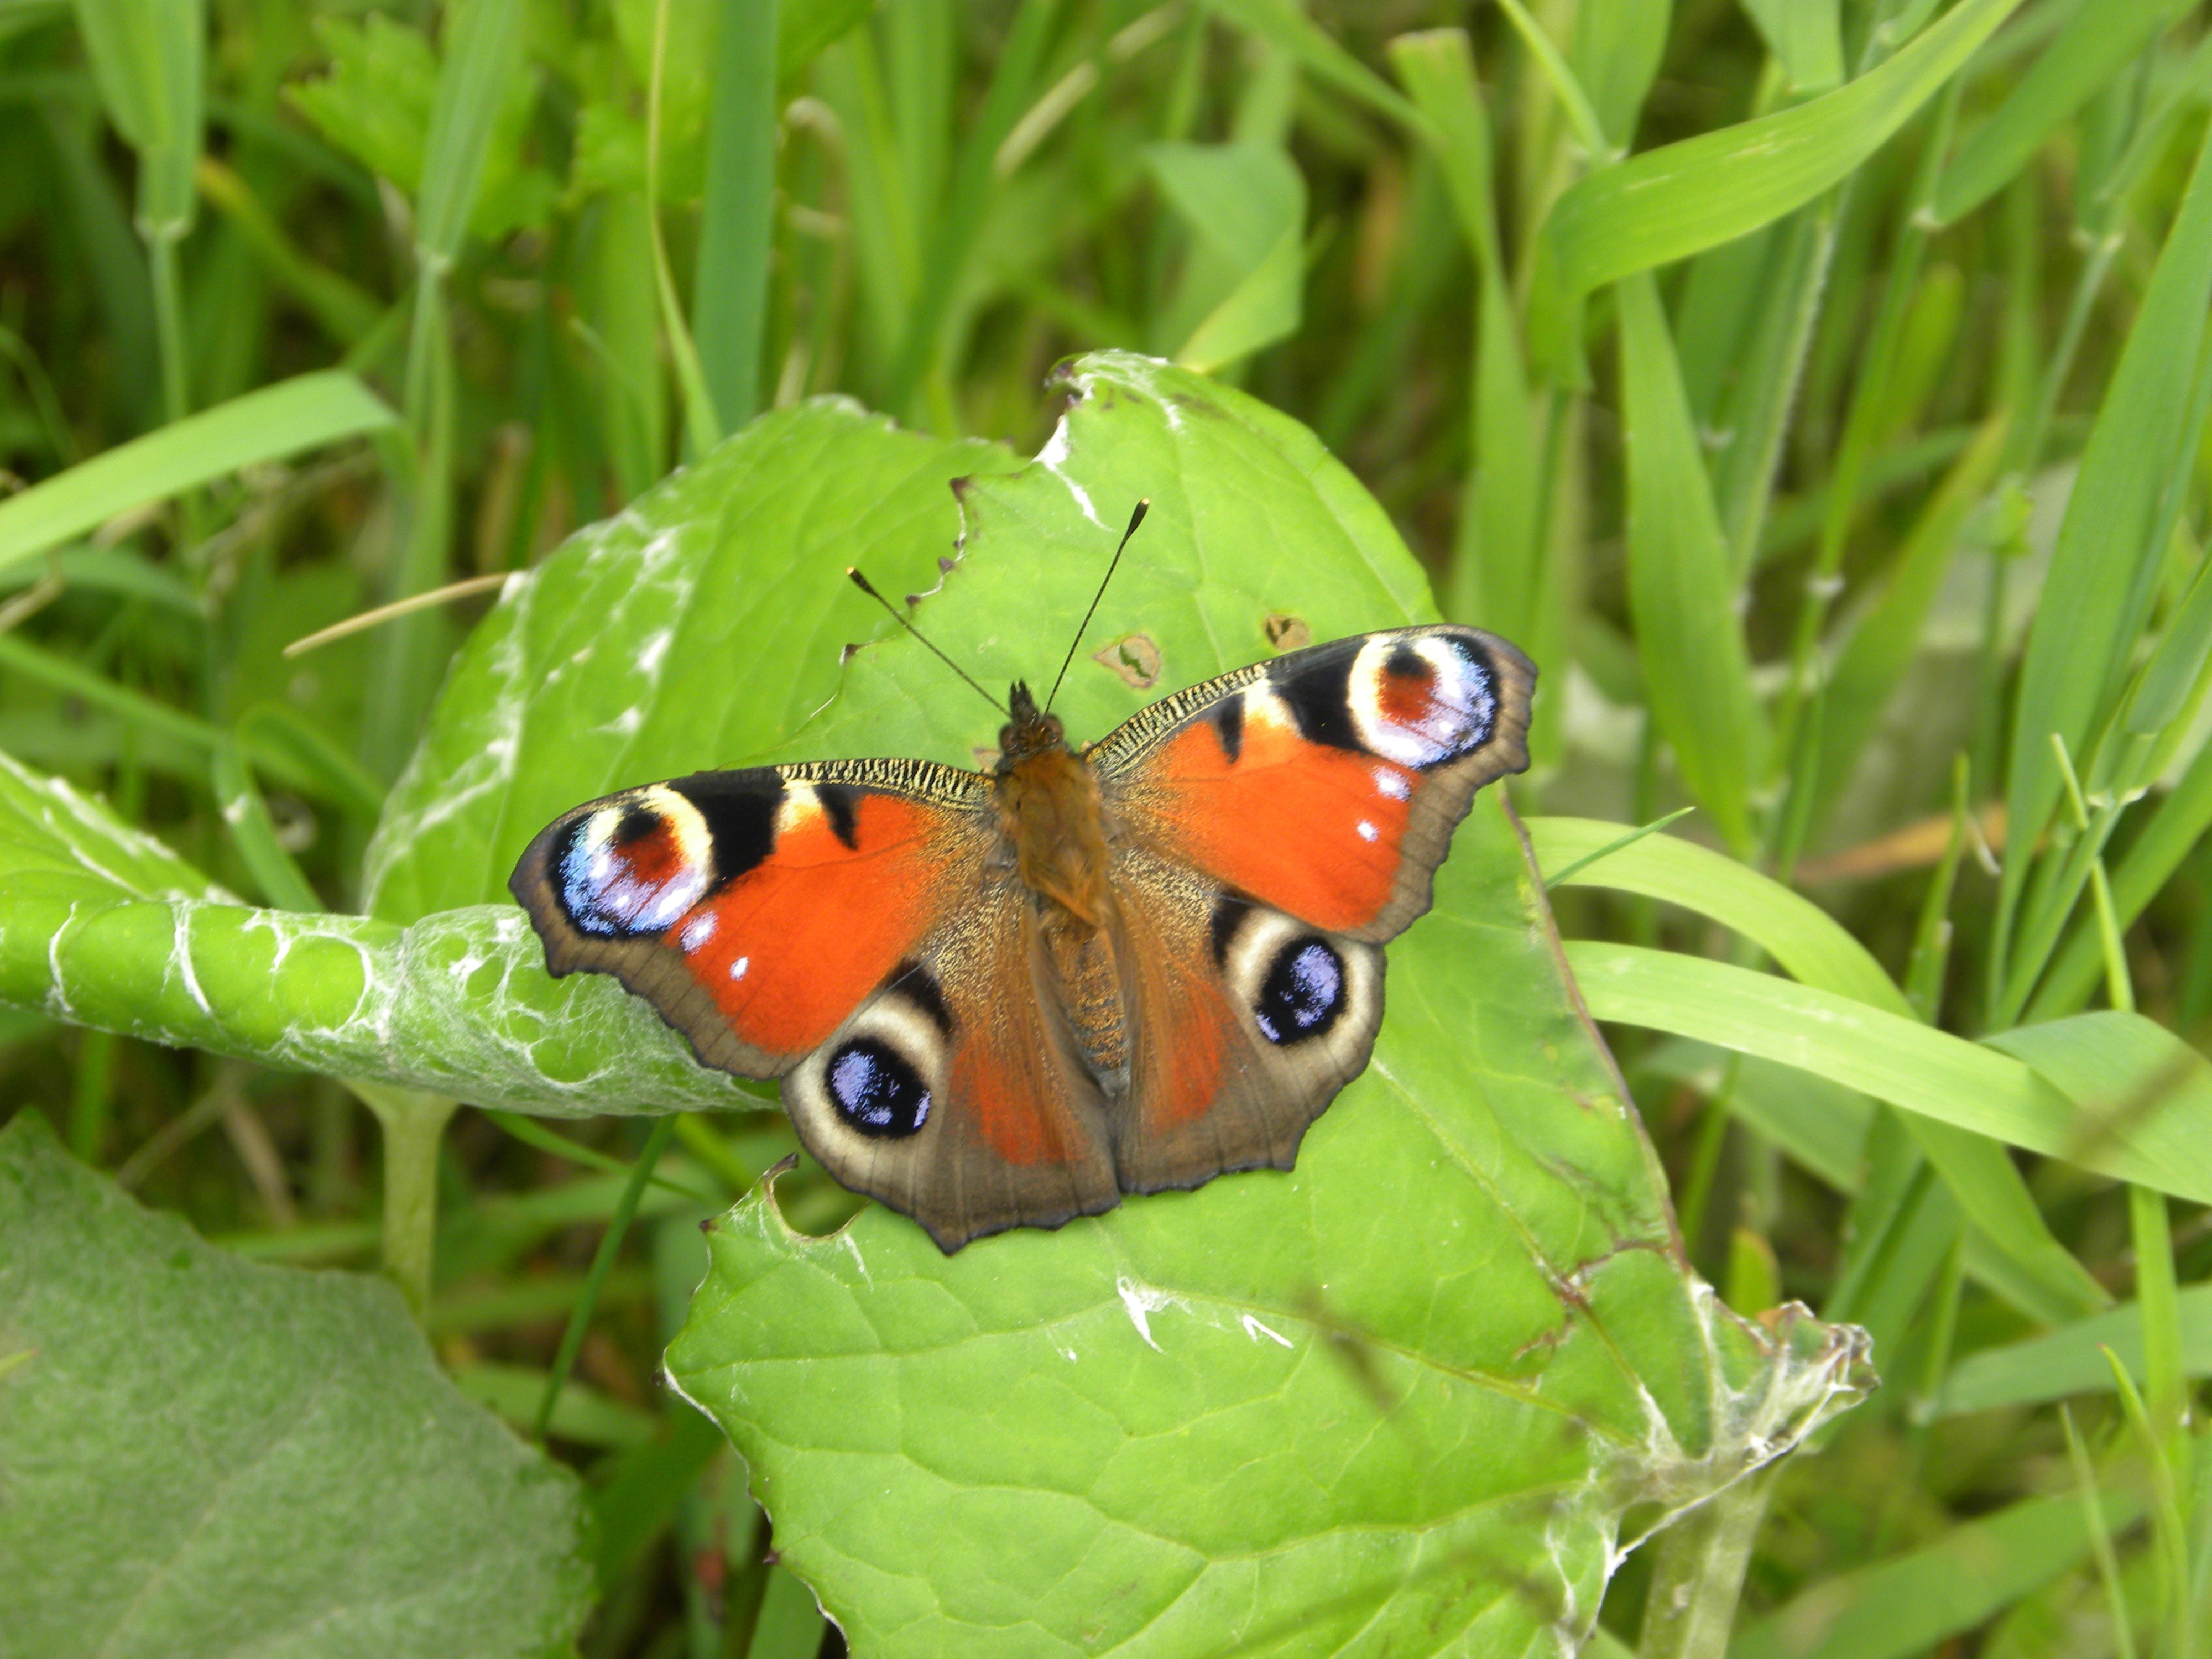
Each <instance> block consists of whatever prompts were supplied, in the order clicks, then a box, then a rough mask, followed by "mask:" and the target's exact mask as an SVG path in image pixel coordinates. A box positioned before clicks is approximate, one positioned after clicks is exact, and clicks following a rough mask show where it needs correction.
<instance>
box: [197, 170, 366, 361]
mask: <svg viewBox="0 0 2212 1659" xmlns="http://www.w3.org/2000/svg"><path fill="white" fill-rule="evenodd" d="M194 177H195V179H197V182H198V185H199V191H200V194H201V195H202V196H204V197H206V198H207V199H208V200H209V202H210V203H211V204H214V206H215V208H216V210H217V211H218V212H220V213H221V214H222V216H223V217H224V218H225V219H226V220H228V222H230V224H231V225H233V226H234V227H235V228H236V229H237V231H238V234H239V235H240V238H242V239H243V240H244V241H245V243H246V246H247V247H248V248H250V249H251V250H252V252H253V256H254V258H256V259H258V261H259V262H260V264H261V267H262V269H263V270H265V271H267V272H268V273H269V276H270V280H271V281H273V282H274V283H276V284H277V286H279V287H280V288H282V289H284V291H285V292H286V293H288V294H289V295H291V296H292V297H293V298H294V299H295V300H297V301H299V302H300V304H301V307H303V308H305V310H306V311H307V314H308V315H309V316H311V317H313V319H315V321H316V322H317V323H318V324H319V325H320V326H321V328H322V330H323V331H324V332H325V334H328V335H329V336H330V337H331V339H333V340H335V341H337V343H338V344H340V345H343V346H352V345H358V344H359V343H361V342H362V340H364V339H366V338H367V337H368V334H369V331H371V330H372V329H374V327H375V326H376V325H377V324H378V323H379V322H380V320H381V319H383V316H384V313H385V311H386V306H385V303H384V301H381V300H380V299H378V298H377V297H376V296H375V295H373V294H371V293H370V292H369V291H368V289H364V288H362V286H361V285H360V284H359V283H356V282H355V281H353V280H352V278H350V277H349V276H343V275H341V274H340V273H339V272H337V271H335V270H331V269H330V268H329V267H328V266H327V265H321V264H316V263H315V262H314V261H313V259H311V258H308V257H307V255H306V254H305V253H303V252H301V251H300V248H299V246H297V245H296V244H295V242H294V241H293V240H292V239H291V237H290V236H289V235H288V234H286V233H285V230H284V228H283V226H282V225H280V224H279V223H277V222H276V216H275V215H273V214H271V213H270V211H269V209H268V208H267V207H266V206H265V205H264V204H263V202H262V200H261V198H260V197H258V196H257V195H256V194H255V193H254V191H253V187H252V185H249V184H247V183H246V180H245V179H243V178H241V177H240V175H239V174H238V173H235V172H234V171H233V170H232V169H231V168H230V167H228V165H227V164H226V163H224V162H222V161H217V160H216V158H215V157H214V156H212V155H203V156H201V157H200V159H199V166H198V168H197V172H196V173H195V174H194Z"/></svg>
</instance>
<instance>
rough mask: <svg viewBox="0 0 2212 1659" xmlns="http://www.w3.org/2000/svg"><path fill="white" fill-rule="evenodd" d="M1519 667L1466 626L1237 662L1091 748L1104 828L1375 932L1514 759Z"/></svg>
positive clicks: (1507, 650) (1506, 651)
mask: <svg viewBox="0 0 2212 1659" xmlns="http://www.w3.org/2000/svg"><path fill="white" fill-rule="evenodd" d="M1534 683H1535V670H1534V668H1533V667H1532V666H1531V665H1530V664H1529V662H1528V659H1527V658H1526V657H1524V656H1522V654H1521V653H1520V652H1519V651H1518V650H1517V649H1516V648H1515V647H1513V646H1511V645H1510V644H1509V643H1507V642H1506V641H1504V640H1501V639H1499V638H1498V636H1497V635H1494V634H1487V633H1485V632H1483V631H1482V630H1481V629H1475V628H1459V627H1451V626H1446V625H1438V626H1433V627H1427V628H1402V629H1389V630H1388V631H1386V632H1383V633H1379V634H1367V635H1359V636H1358V637H1355V638H1352V639H1348V640H1338V641H1334V642H1333V643H1331V644H1328V645H1319V646H1315V647H1312V648H1311V649H1310V650H1305V651H1299V652H1294V653H1291V654H1290V655H1288V656H1285V657H1281V658H1279V659H1276V660H1275V661H1273V662H1272V663H1265V664H1260V665H1255V666H1254V667H1251V668H1247V669H1243V670H1240V671H1237V672H1236V673H1234V674H1228V675H1224V676H1223V677H1222V678H1219V679H1216V680H1209V681H1206V682H1205V683H1204V684H1200V685H1196V686H1193V687H1192V688H1191V689H1190V690H1187V691H1183V692H1180V693H1178V694H1176V696H1172V697H1170V698H1168V699H1166V700H1165V701H1164V702H1158V703H1155V704H1153V705H1152V707H1151V708H1147V709H1146V710H1144V711H1143V712H1141V713H1140V714H1137V715H1136V716H1135V717H1134V718H1133V719H1132V720H1129V721H1128V722H1127V724H1126V725H1124V726H1121V728H1119V729H1118V730H1117V731H1115V732H1114V733H1113V734H1112V735H1111V736H1110V737H1109V738H1106V739H1105V740H1104V741H1103V742H1102V743H1100V744H1097V746H1096V747H1095V748H1094V749H1093V750H1092V751H1091V758H1092V761H1093V763H1094V764H1096V765H1097V768H1098V770H1099V775H1100V787H1101V788H1102V790H1103V793H1104V794H1105V797H1106V799H1107V802H1108V805H1109V808H1110V809H1111V811H1113V813H1114V814H1115V818H1116V820H1117V822H1118V823H1119V824H1120V826H1121V831H1122V834H1123V835H1124V836H1125V837H1126V838H1127V839H1130V840H1133V841H1134V842H1138V843H1139V844H1140V845H1142V846H1144V847H1146V848H1148V849H1150V850H1152V851H1153V852H1155V853H1157V854H1159V855H1160V856H1162V857H1163V858H1165V859H1168V860H1171V861H1174V862H1176V863H1181V864H1186V865H1188V866H1192V867H1194V868H1195V869H1198V870H1200V871H1202V872H1205V873H1206V874H1207V875H1209V876H1211V877H1212V878H1215V879H1216V880H1218V881H1219V882H1221V883H1222V884H1224V885H1225V886H1226V887H1228V888H1229V889H1230V890H1232V891H1234V892H1237V893H1238V894H1241V895H1243V896H1245V897H1247V898H1249V899H1255V900H1257V901H1259V902H1261V903H1264V904H1268V905H1272V906H1273V907H1274V908H1278V909H1280V910H1282V911H1284V912H1285V913H1286V914H1288V915H1292V916H1295V917H1297V919H1298V920H1299V921H1304V922H1308V923H1310V924H1311V925H1312V926H1314V927H1318V928H1321V929H1323V930H1326V931H1328V932H1333V933H1343V934H1346V935H1347V936H1349V937H1352V938H1355V939H1366V940H1370V941H1374V942H1378V943H1379V942H1380V941H1382V940H1384V939H1392V938H1395V936H1396V935H1397V934H1399V933H1403V932H1404V931H1405V929H1406V928H1407V926H1408V925H1409V924H1410V923H1411V922H1412V921H1413V919H1414V918H1415V917H1416V916H1418V915H1420V914H1421V913H1422V912H1423V911H1425V910H1426V909H1427V908H1429V897H1430V893H1431V888H1432V885H1433V878H1434V876H1435V872H1436V867H1437V865H1439V864H1441V863H1442V862H1443V858H1444V854H1446V853H1447V852H1448V851H1449V848H1450V844H1451V832H1452V830H1453V829H1455V828H1456V827H1457V826H1458V824H1459V822H1460V820H1461V819H1462V818H1463V817H1466V816H1467V811H1468V806H1469V805H1470V804H1471V803H1472V801H1473V799H1474V792H1475V791H1476V790H1477V789H1479V788H1480V787H1482V786H1483V785H1484V784H1486V783H1488V782H1491V781H1492V780H1494V779H1496V778H1498V777H1500V776H1502V775H1504V774H1506V773H1508V772H1518V771H1521V770H1522V769H1525V768H1526V767H1527V766H1528V700H1529V696H1530V695H1531V693H1532V691H1533V690H1534Z"/></svg>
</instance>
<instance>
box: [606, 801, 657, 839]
mask: <svg viewBox="0 0 2212 1659" xmlns="http://www.w3.org/2000/svg"><path fill="white" fill-rule="evenodd" d="M659 828H660V814H659V813H658V812H656V811H653V808H651V807H650V806H646V805H631V806H629V807H626V808H625V809H624V810H623V815H622V817H621V818H620V819H619V820H617V823H616V824H615V830H614V834H613V835H612V836H609V837H608V839H609V840H610V841H611V842H613V843H614V844H615V845H616V846H617V847H629V846H633V845H635V843H636V842H641V841H643V840H644V839H645V838H646V837H647V836H649V835H651V834H652V833H653V831H654V830H656V829H659Z"/></svg>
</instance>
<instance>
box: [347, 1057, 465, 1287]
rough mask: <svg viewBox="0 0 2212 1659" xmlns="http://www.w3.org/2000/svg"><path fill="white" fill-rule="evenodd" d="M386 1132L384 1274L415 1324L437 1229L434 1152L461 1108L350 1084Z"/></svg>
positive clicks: (413, 1092) (385, 1087)
mask: <svg viewBox="0 0 2212 1659" xmlns="http://www.w3.org/2000/svg"><path fill="white" fill-rule="evenodd" d="M345 1084H346V1087H348V1088H349V1089H350V1090H352V1091H354V1093H355V1094H356V1095H358V1096H360V1097H361V1099H362V1103H363V1104H364V1105H366V1106H367V1107H368V1109H369V1110H370V1111H372V1112H374V1113H375V1114H376V1121H377V1122H378V1123H379V1124H380V1125H381V1126H383V1129H384V1271H385V1273H386V1274H387V1275H388V1276H390V1278H391V1279H392V1281H393V1282H394V1283H395V1284H397V1285H398V1286H399V1293H400V1295H402V1296H404V1297H406V1298H407V1306H408V1310H409V1311H410V1312H411V1313H413V1314H414V1316H415V1320H416V1323H417V1324H421V1323H423V1322H426V1321H427V1320H428V1316H429V1311H430V1263H431V1258H432V1255H433V1254H434V1253H435V1245H436V1240H437V1227H438V1146H439V1142H440V1140H441V1138H442V1137H443V1136H444V1134H445V1132H446V1121H447V1119H448V1118H450V1117H452V1116H453V1109H454V1107H455V1106H456V1105H457V1104H458V1103H457V1102H455V1101H451V1100H448V1099H447V1098H446V1097H444V1096H442V1095H434V1094H428V1093H426V1092H424V1091H422V1090H420V1089H403V1088H400V1087H398V1085H395V1084H390V1083H371V1082H368V1081H367V1080H366V1079H356V1078H348V1079H346V1080H345Z"/></svg>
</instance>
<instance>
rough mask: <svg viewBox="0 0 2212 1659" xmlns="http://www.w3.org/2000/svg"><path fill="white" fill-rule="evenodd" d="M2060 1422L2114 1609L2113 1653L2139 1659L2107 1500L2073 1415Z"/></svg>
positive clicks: (2062, 1413) (2064, 1413) (2061, 1414)
mask: <svg viewBox="0 0 2212 1659" xmlns="http://www.w3.org/2000/svg"><path fill="white" fill-rule="evenodd" d="M2058 1420H2059V1422H2060V1423H2061V1424H2063V1425H2064V1426H2065V1430H2066V1460H2067V1462H2069V1463H2071V1464H2072V1465H2073V1466H2074V1481H2075V1486H2078V1487H2079V1488H2080V1489H2081V1521H2082V1524H2083V1525H2084V1526H2085V1527H2087V1528H2088V1533H2089V1550H2090V1553H2091V1554H2092V1555H2093V1557H2094V1558H2095V1559H2096V1563H2097V1577H2098V1578H2099V1580H2100V1581H2101V1582H2102V1583H2103V1585H2104V1587H2105V1601H2106V1605H2107V1606H2109V1607H2111V1608H2112V1651H2113V1652H2114V1653H2115V1654H2116V1655H2117V1656H2118V1659H2136V1633H2135V1620H2133V1619H2132V1618H2131V1617H2130V1615H2129V1613H2128V1596H2127V1590H2126V1589H2125V1588H2124V1586H2123V1584H2122V1583H2121V1582H2120V1562H2119V1557H2118V1555H2117V1554H2116V1553H2114V1552H2113V1549H2112V1528H2110V1527H2108V1526H2107V1525H2106V1523H2105V1504H2104V1500H2103V1499H2102V1498H2100V1497H2099V1496H2098V1493H2097V1470H2096V1466H2095V1465H2094V1464H2093V1463H2092V1462H2090V1461H2089V1449H2088V1448H2087V1446H2085V1445H2083V1444H2082V1443H2081V1431H2080V1430H2079V1429H2076V1428H2075V1426H2074V1413H2073V1412H2072V1411H2071V1410H2070V1409H2069V1407H2064V1406H2061V1407H2059V1408H2058Z"/></svg>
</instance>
